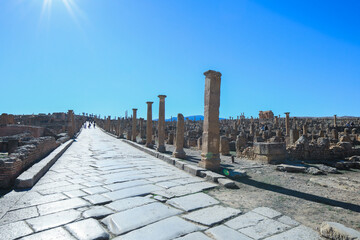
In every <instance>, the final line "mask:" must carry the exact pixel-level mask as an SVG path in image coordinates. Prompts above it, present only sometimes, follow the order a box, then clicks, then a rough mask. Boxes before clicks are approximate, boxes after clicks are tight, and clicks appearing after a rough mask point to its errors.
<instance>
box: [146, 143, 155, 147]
mask: <svg viewBox="0 0 360 240" xmlns="http://www.w3.org/2000/svg"><path fill="white" fill-rule="evenodd" d="M145 147H147V148H154V145H153V144H152V143H146V144H145Z"/></svg>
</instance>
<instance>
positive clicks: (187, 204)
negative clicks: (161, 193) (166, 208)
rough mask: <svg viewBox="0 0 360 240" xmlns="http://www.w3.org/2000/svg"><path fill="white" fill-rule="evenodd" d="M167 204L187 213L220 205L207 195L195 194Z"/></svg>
mask: <svg viewBox="0 0 360 240" xmlns="http://www.w3.org/2000/svg"><path fill="white" fill-rule="evenodd" d="M167 203H168V204H170V205H172V206H174V207H176V208H180V209H183V210H185V211H192V210H195V209H198V208H203V207H208V206H211V205H214V204H218V203H219V201H217V200H216V199H214V198H212V197H210V196H209V195H207V194H205V193H195V194H191V195H187V196H184V197H178V198H173V199H170V200H168V201H167Z"/></svg>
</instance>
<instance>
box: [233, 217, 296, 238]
mask: <svg viewBox="0 0 360 240" xmlns="http://www.w3.org/2000/svg"><path fill="white" fill-rule="evenodd" d="M289 228H290V227H289V226H288V225H285V224H283V223H280V222H277V221H275V220H272V219H265V220H263V221H260V222H259V223H258V224H256V225H255V226H251V227H246V228H241V229H239V232H241V233H243V234H245V235H247V236H249V237H251V238H254V239H261V238H265V237H269V236H272V235H274V234H276V233H280V232H284V231H285V230H287V229H289Z"/></svg>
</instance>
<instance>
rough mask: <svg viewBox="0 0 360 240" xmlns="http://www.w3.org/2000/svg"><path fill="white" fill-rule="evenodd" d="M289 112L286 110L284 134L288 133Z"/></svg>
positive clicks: (287, 134)
mask: <svg viewBox="0 0 360 240" xmlns="http://www.w3.org/2000/svg"><path fill="white" fill-rule="evenodd" d="M289 114H290V113H289V112H286V113H285V115H286V117H285V128H286V136H289V135H290V119H289Z"/></svg>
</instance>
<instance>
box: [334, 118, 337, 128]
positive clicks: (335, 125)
mask: <svg viewBox="0 0 360 240" xmlns="http://www.w3.org/2000/svg"><path fill="white" fill-rule="evenodd" d="M334 127H337V124H336V115H334Z"/></svg>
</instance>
